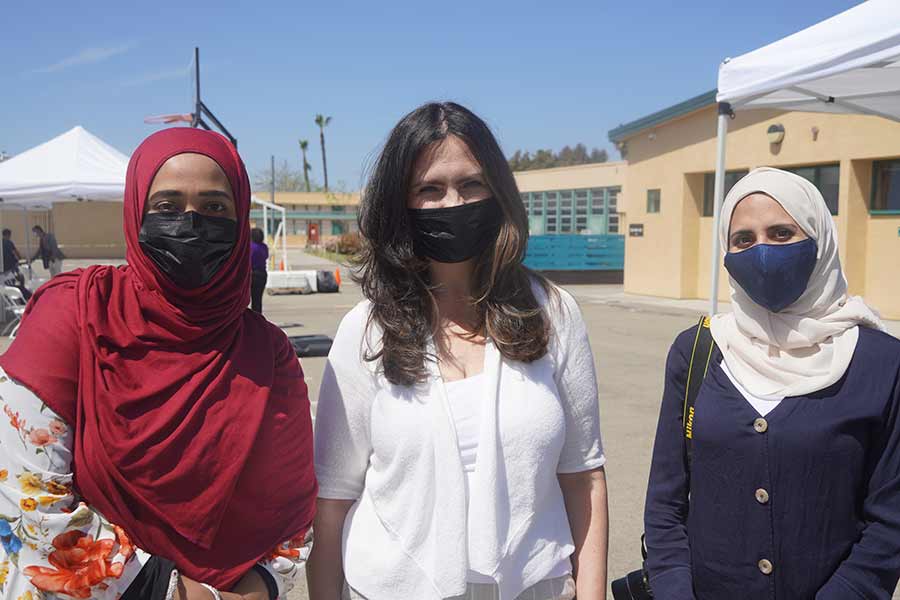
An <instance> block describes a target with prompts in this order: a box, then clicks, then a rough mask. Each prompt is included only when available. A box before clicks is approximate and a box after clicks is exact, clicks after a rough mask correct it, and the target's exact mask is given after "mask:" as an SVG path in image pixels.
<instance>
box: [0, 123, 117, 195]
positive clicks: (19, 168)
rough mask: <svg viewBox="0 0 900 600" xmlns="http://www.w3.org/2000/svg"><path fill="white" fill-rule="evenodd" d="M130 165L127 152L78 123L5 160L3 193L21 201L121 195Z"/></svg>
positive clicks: (0, 166) (0, 170) (0, 169)
mask: <svg viewBox="0 0 900 600" xmlns="http://www.w3.org/2000/svg"><path fill="white" fill-rule="evenodd" d="M127 168H128V157H127V156H125V155H124V154H122V153H121V152H119V151H118V150H116V149H115V148H113V147H112V146H110V145H109V144H107V143H106V142H104V141H103V140H101V139H100V138H98V137H97V136H95V135H93V134H92V133H90V132H89V131H87V130H86V129H85V128H83V127H81V126H78V127H73V128H72V129H70V130H69V131H67V132H65V133H64V134H62V135H60V136H57V137H55V138H53V139H52V140H50V141H47V142H44V143H43V144H41V145H40V146H35V147H34V148H32V149H30V150H26V151H25V152H23V153H22V154H18V155H16V156H14V157H12V158H11V159H9V160H7V161H4V162H2V163H0V199H2V202H3V204H16V205H22V206H50V205H52V204H53V203H55V202H71V201H75V200H121V199H122V196H123V194H124V192H125V170H126V169H127Z"/></svg>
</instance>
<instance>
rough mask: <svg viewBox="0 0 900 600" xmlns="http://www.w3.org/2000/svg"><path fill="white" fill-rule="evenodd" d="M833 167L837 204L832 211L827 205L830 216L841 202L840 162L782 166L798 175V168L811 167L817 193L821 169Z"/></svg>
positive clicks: (820, 188)
mask: <svg viewBox="0 0 900 600" xmlns="http://www.w3.org/2000/svg"><path fill="white" fill-rule="evenodd" d="M898 162H900V161H898ZM835 167H836V168H837V173H838V197H837V206H835V207H834V211H832V210H831V206H829V207H828V212H829V213H831V216H832V217H836V216H837V215H838V213H839V211H840V203H841V193H840V188H841V163H839V162H828V163H816V164H813V165H795V166H793V167H784V170H785V171H787V172H788V173H793V174H794V175H798V176H799V177H803V175H800V174H799V173H797V171H799V170H800V169H812V170H813V181H812V182H811V183H812V184H813V185H814V186H816V189H817V190H819V193H821V192H822V186H821V182H822V169H826V168H835ZM874 172H875V171H874V167H873V171H872V173H873V175H874ZM803 178H804V179H806V177H803ZM806 180H807V181H809V179H806ZM822 197H823V198H824V197H825V195H824V194H822ZM825 203H826V204H828V200H827V199H826V200H825Z"/></svg>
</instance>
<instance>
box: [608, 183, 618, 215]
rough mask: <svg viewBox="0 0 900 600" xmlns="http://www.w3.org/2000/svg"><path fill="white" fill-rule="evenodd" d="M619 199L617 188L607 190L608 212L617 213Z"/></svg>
mask: <svg viewBox="0 0 900 600" xmlns="http://www.w3.org/2000/svg"><path fill="white" fill-rule="evenodd" d="M618 201H619V188H610V190H609V212H610V213H617V212H619V210H618Z"/></svg>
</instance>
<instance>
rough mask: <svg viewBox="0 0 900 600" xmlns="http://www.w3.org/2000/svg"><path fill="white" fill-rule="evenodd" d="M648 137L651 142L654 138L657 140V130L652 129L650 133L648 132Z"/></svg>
mask: <svg viewBox="0 0 900 600" xmlns="http://www.w3.org/2000/svg"><path fill="white" fill-rule="evenodd" d="M647 139H648V140H650V141H651V142H652V141H653V140H655V139H656V132H655V131H651V132H650V133H648V134H647Z"/></svg>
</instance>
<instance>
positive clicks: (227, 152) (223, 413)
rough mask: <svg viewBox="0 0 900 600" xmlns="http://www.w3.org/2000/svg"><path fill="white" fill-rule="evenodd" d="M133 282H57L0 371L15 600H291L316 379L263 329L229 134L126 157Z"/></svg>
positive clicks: (175, 140)
mask: <svg viewBox="0 0 900 600" xmlns="http://www.w3.org/2000/svg"><path fill="white" fill-rule="evenodd" d="M124 210H125V218H124V221H125V240H126V245H127V259H128V264H127V265H126V266H122V267H109V266H93V267H90V268H88V269H84V270H77V271H72V272H69V273H64V274H62V275H59V276H57V277H55V278H54V279H53V280H52V281H51V282H50V283H48V284H46V285H45V286H43V287H42V288H41V289H40V290H38V292H37V293H36V294H35V296H34V298H33V299H32V300H31V303H30V304H29V306H28V310H27V311H26V313H25V316H24V317H23V319H22V325H21V328H20V329H19V334H18V336H17V337H16V339H15V341H14V342H13V344H12V346H11V347H10V349H9V350H8V351H7V352H6V354H4V355H3V357H2V359H0V367H2V371H0V405H2V410H3V412H4V413H5V415H6V417H7V418H8V421H9V423H8V425H7V424H6V423H4V424H3V426H2V427H0V447H2V448H3V451H2V452H0V515H3V516H2V517H0V540H2V545H3V547H2V549H0V574H2V577H0V597H2V598H10V599H12V598H19V599H21V598H32V597H36V598H43V597H57V596H58V597H66V598H72V597H73V598H97V599H100V600H113V599H115V598H120V597H121V598H123V599H124V600H132V599H139V598H154V599H162V598H166V599H171V598H178V599H180V600H197V599H202V600H208V599H210V598H217V597H220V596H221V597H222V598H225V599H226V600H240V598H244V600H262V599H265V598H272V599H273V600H274V598H275V597H276V596H278V595H279V594H280V593H284V592H285V591H286V589H287V587H286V586H287V585H288V584H289V583H290V580H291V573H292V572H293V571H295V570H296V569H295V568H294V565H293V564H292V562H293V561H292V560H291V558H292V557H294V556H296V555H297V553H298V549H297V548H296V547H292V546H291V545H290V544H288V545H287V546H285V545H284V542H287V541H289V540H291V539H297V540H299V541H300V543H302V537H303V534H304V533H305V532H306V530H307V529H308V527H309V525H310V524H311V521H312V516H313V512H314V508H315V506H314V500H315V496H316V482H315V477H314V473H313V470H312V449H313V448H312V439H311V438H312V423H311V418H310V414H309V400H308V397H307V390H306V384H305V382H304V380H303V372H302V371H301V369H300V365H299V363H298V362H297V357H296V355H295V354H294V352H293V349H292V348H291V345H290V343H289V341H288V339H287V337H286V336H285V335H284V333H283V332H282V331H281V330H280V329H278V328H277V327H276V326H274V325H272V324H271V323H269V322H267V321H266V320H265V319H264V318H263V317H262V316H261V315H259V314H257V313H255V312H252V311H250V310H249V309H248V308H247V304H248V302H249V299H250V239H249V238H250V226H249V222H248V221H249V216H250V186H249V181H248V179H247V172H246V170H245V169H244V164H243V162H242V161H241V159H240V156H238V154H237V150H236V149H235V148H234V146H232V145H231V143H230V142H228V141H227V140H226V139H225V138H224V137H222V136H221V135H218V134H214V133H210V132H206V131H201V130H196V129H188V128H174V129H167V130H164V131H161V132H158V133H155V134H154V135H152V136H150V137H149V138H147V139H146V140H145V141H144V142H143V143H142V144H141V145H140V146H139V147H138V149H137V150H135V152H134V154H133V155H132V157H131V160H130V162H129V164H128V172H127V175H126V182H125V200H124Z"/></svg>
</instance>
